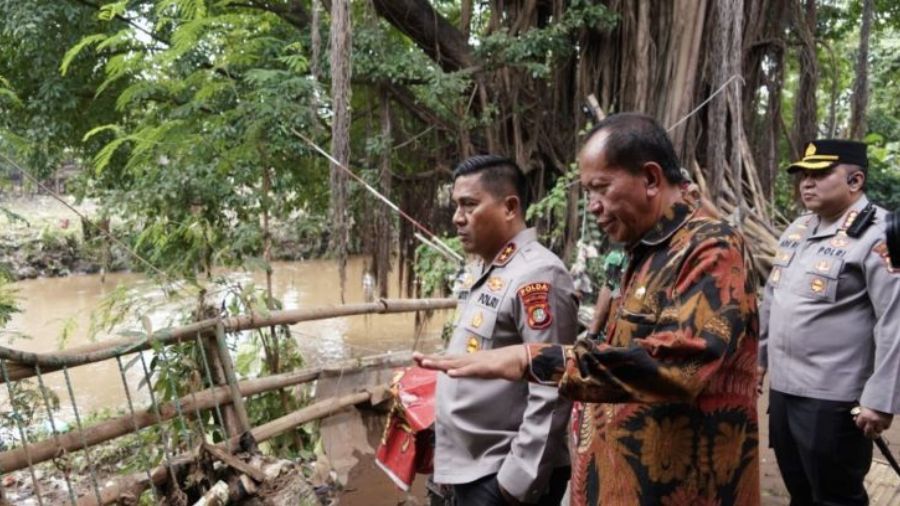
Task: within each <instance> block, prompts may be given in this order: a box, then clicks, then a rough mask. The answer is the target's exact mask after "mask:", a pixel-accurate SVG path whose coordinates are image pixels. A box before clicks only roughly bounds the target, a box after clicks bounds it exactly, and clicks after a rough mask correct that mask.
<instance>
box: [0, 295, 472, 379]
mask: <svg viewBox="0 0 900 506" xmlns="http://www.w3.org/2000/svg"><path fill="white" fill-rule="evenodd" d="M455 306H456V300H455V299H451V298H444V299H379V300H377V301H375V302H367V303H361V304H345V305H331V306H321V307H315V308H303V309H292V310H288V311H272V312H270V313H269V314H268V315H266V316H263V315H259V314H250V315H243V316H234V317H231V318H224V319H219V318H211V319H208V320H202V321H199V322H196V323H192V324H190V325H185V326H182V327H175V328H171V329H161V330H158V331H155V332H154V333H153V334H152V335H151V336H150V337H149V338H118V339H110V340H107V341H103V342H101V343H94V344H89V345H85V346H78V347H75V348H72V349H71V350H68V351H64V352H59V353H33V352H25V351H21V350H16V349H13V348H8V347H5V346H0V358H3V359H6V360H9V361H11V362H16V363H11V364H8V366H7V368H8V373H9V379H10V380H19V379H24V378H30V377H32V376H34V375H35V373H34V368H33V367H32V366H33V365H35V364H37V365H40V366H41V372H42V373H44V374H46V373H48V372H52V371H56V370H59V369H61V368H62V367H63V366H64V365H65V366H68V367H69V368H72V367H76V366H80V365H85V364H91V363H94V362H101V361H103V360H108V359H110V358H115V357H116V356H122V355H127V354H129V353H137V352H138V351H141V350H146V349H150V348H151V347H152V343H154V342H158V343H160V344H171V343H175V342H180V341H182V340H185V339H193V338H194V336H196V335H197V333H201V334H207V333H209V332H212V331H213V329H214V328H215V326H216V324H217V323H220V322H221V323H222V325H223V326H224V327H225V331H226V332H237V331H241V330H249V329H258V328H262V327H268V326H272V325H293V324H295V323H299V322H303V321H310V320H322V319H326V318H336V317H341V316H354V315H360V314H372V313H376V314H388V313H409V312H413V311H433V310H437V309H452V308H454V307H455ZM0 381H3V379H2V378H0Z"/></svg>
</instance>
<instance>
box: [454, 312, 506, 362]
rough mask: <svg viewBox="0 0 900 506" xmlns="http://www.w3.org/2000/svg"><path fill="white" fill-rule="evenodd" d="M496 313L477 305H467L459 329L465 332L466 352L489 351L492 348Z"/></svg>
mask: <svg viewBox="0 0 900 506" xmlns="http://www.w3.org/2000/svg"><path fill="white" fill-rule="evenodd" d="M496 326H497V312H496V311H491V310H490V309H487V308H485V307H481V306H479V305H478V304H469V306H468V307H467V308H466V310H465V311H464V312H463V314H462V318H461V319H460V322H459V327H458V328H462V329H463V330H464V332H465V338H466V351H468V352H473V351H478V350H489V349H491V348H493V347H494V339H493V337H494V330H495V327H496Z"/></svg>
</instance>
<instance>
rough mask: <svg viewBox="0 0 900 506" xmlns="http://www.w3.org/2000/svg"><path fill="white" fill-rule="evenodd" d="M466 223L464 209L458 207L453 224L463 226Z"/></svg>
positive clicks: (454, 213) (454, 212)
mask: <svg viewBox="0 0 900 506" xmlns="http://www.w3.org/2000/svg"><path fill="white" fill-rule="evenodd" d="M465 222H466V217H465V214H463V212H462V208H459V207H457V208H456V209H455V210H454V211H453V224H454V225H463V224H465Z"/></svg>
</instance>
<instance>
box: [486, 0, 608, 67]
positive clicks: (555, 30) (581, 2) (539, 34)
mask: <svg viewBox="0 0 900 506" xmlns="http://www.w3.org/2000/svg"><path fill="white" fill-rule="evenodd" d="M617 21H618V17H617V16H616V14H615V13H613V12H611V11H610V10H609V9H608V8H607V7H606V6H605V5H603V4H600V3H593V2H590V1H588V0H574V1H572V2H570V3H569V6H568V8H567V9H566V10H565V12H564V13H563V15H562V16H561V17H560V19H558V20H555V21H554V22H551V23H549V24H547V26H545V27H542V28H532V29H531V30H528V31H526V32H524V33H520V34H515V35H512V34H510V33H509V32H508V31H506V30H499V31H497V32H495V33H492V34H491V35H488V36H486V37H484V38H482V39H481V44H480V45H479V46H478V49H477V53H478V55H479V56H480V57H481V58H482V59H483V60H484V61H487V62H490V63H491V64H493V65H497V66H513V67H521V68H524V69H526V70H528V72H529V73H530V74H531V76H532V77H533V78H546V77H548V76H549V75H550V72H551V70H552V68H553V66H554V62H555V61H558V60H559V59H560V58H564V57H565V56H568V55H570V54H571V53H572V51H574V49H575V48H574V44H573V43H572V35H573V34H574V33H576V32H577V31H578V30H580V29H582V28H594V29H598V30H610V29H612V28H613V27H615V25H616V22H617Z"/></svg>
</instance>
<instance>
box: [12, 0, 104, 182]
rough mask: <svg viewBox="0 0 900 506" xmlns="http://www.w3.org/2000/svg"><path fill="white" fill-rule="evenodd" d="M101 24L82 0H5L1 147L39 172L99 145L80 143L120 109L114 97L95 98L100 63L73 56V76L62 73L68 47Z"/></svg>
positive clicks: (43, 173) (42, 173) (40, 174)
mask: <svg viewBox="0 0 900 506" xmlns="http://www.w3.org/2000/svg"><path fill="white" fill-rule="evenodd" d="M100 25H101V22H100V21H98V20H97V19H96V18H95V11H94V10H93V9H91V8H89V7H86V6H84V5H81V4H80V3H79V2H68V1H66V2H45V1H42V0H0V75H2V76H4V77H5V78H6V80H7V81H6V82H3V83H0V148H2V149H4V151H5V152H7V154H9V153H11V152H12V153H15V154H16V155H18V156H19V157H20V159H21V160H22V161H23V162H24V164H25V165H26V166H28V167H29V168H30V169H31V170H32V171H33V172H35V174H36V175H37V176H38V177H45V176H47V175H49V174H51V173H52V172H53V170H54V169H55V168H56V166H58V165H59V163H60V161H62V160H64V159H67V158H69V157H71V156H73V155H74V156H77V155H78V154H80V153H82V152H86V151H90V150H92V149H94V148H96V147H97V144H96V143H88V144H82V143H81V142H80V139H81V137H82V136H83V135H84V132H85V131H86V130H87V129H89V128H90V127H91V126H92V125H94V124H97V123H109V122H111V120H112V118H113V117H114V116H115V115H116V113H115V108H114V107H112V104H111V103H110V101H109V100H108V99H106V98H102V97H101V98H96V97H95V96H94V93H93V90H94V89H95V88H96V87H97V86H98V85H99V83H100V82H101V79H102V75H101V74H100V73H99V72H98V70H99V69H98V67H97V66H96V65H94V62H88V61H85V60H84V59H83V58H74V59H72V60H71V61H69V62H67V63H69V65H67V67H68V68H67V70H68V73H67V75H65V76H63V75H61V74H60V72H59V68H60V62H61V61H62V59H63V57H64V55H65V53H66V52H67V51H68V50H69V48H70V47H72V46H73V45H75V44H76V43H78V41H79V40H80V39H81V38H82V36H83V35H84V34H85V33H91V31H93V30H96V29H97V28H98V27H99V26H100ZM4 90H5V91H4ZM13 90H14V91H15V93H14V94H12V91H13ZM13 97H14V99H13V100H12V102H10V100H9V99H10V98H13Z"/></svg>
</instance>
